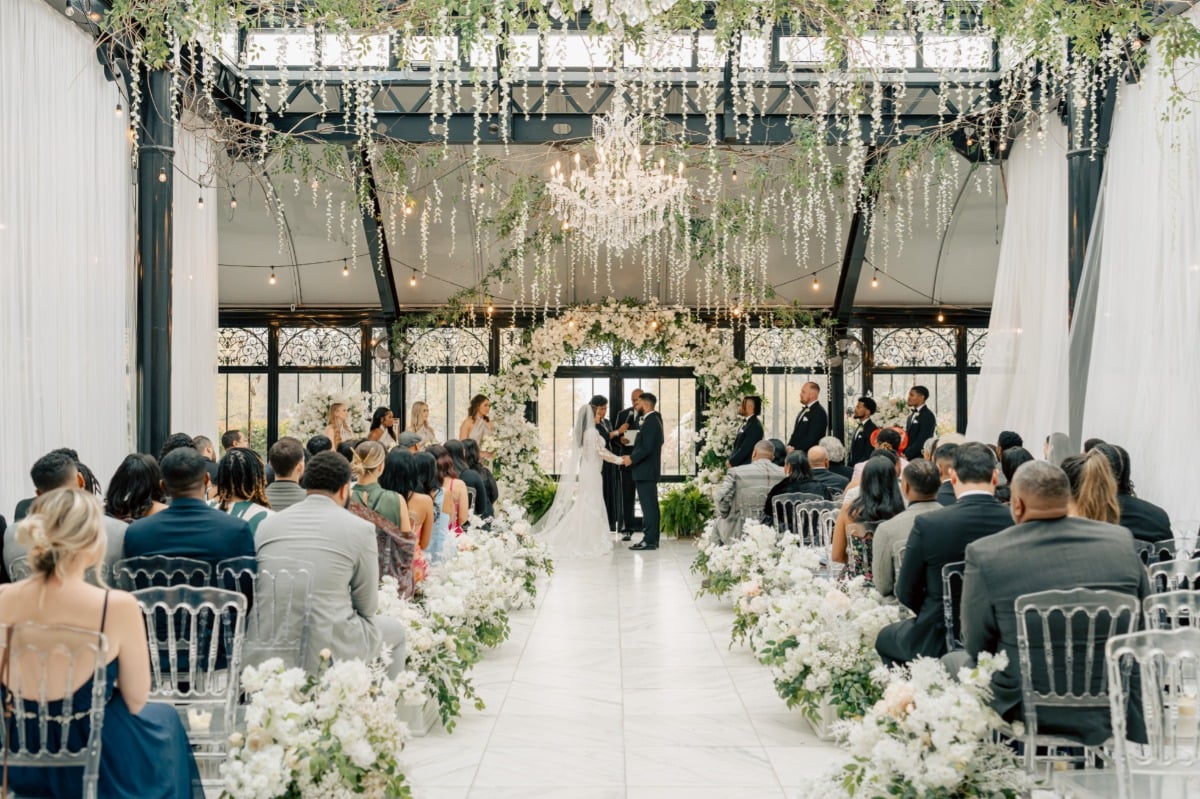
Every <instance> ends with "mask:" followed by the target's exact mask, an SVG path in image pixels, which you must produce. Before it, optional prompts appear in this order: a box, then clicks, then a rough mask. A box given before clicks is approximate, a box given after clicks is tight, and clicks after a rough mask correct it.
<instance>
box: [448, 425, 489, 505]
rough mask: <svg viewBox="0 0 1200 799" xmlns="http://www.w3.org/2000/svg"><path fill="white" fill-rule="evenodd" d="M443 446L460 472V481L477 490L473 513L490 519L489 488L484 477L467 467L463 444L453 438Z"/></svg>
mask: <svg viewBox="0 0 1200 799" xmlns="http://www.w3.org/2000/svg"><path fill="white" fill-rule="evenodd" d="M442 446H444V447H445V448H446V451H447V452H449V453H450V457H451V458H452V459H453V460H454V470H455V471H456V472H458V479H459V480H462V481H463V482H464V483H466V484H467V487H468V488H473V489H475V507H474V508H472V509H471V512H472V513H474V514H475V515H476V516H478V517H479V518H481V519H490V518H491V517H492V501H491V500H490V499H488V493H487V486H485V485H484V484H483V475H481V474H480V473H479V472H477V471H475V470H474V469H472V468H471V467H470V466H468V465H467V453H466V451H465V450H464V449H463V444H462V442H461V441H459V440H457V439H453V438H452V439H450V440H449V441H447V442H446V443H445V444H443V445H442Z"/></svg>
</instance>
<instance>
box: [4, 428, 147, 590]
mask: <svg viewBox="0 0 1200 799" xmlns="http://www.w3.org/2000/svg"><path fill="white" fill-rule="evenodd" d="M30 474H31V475H32V476H33V484H34V486H35V488H36V490H37V496H39V497H40V496H42V495H43V494H47V493H49V492H51V491H54V490H56V489H59V488H79V489H83V490H84V491H85V492H86V493H88V494H90V493H91V492H90V491H87V489H86V488H84V480H83V475H82V474H80V473H79V468H78V466H77V464H76V463H75V461H74V460H73V459H72V458H71V457H70V456H69V455H67V454H66V453H64V452H62V451H61V450H55V451H54V452H51V453H48V454H46V455H43V456H42V457H40V458H38V460H37V462H36V463H35V464H33V469H32V470H31V471H30ZM30 507H31V508H32V507H33V506H32V505H31V506H30ZM128 526H129V525H127V524H126V523H125V522H123V521H121V520H120V519H114V518H113V517H111V516H105V517H104V519H103V521H102V527H103V528H104V542H105V549H104V553H103V557H102V558H101V561H102V562H103V563H104V564H105V566H106V569H107V570H111V568H112V566H113V564H114V563H116V562H117V561H118V560H120V559H121V558H123V557H125V554H124V553H125V528H126V527H128ZM19 529H20V525H14V526H13V528H12V529H10V530H7V531H5V533H4V568H5V571H6V572H8V573H9V574H11V573H12V563H13V561H14V560H16V559H17V558H19V557H21V556H22V555H25V556H28V555H29V554H30V552H29V549H28V547H26V546H25V545H23V544H21V542H20V540H19V538H18V536H17V530H19ZM30 565H32V561H30ZM108 573H111V572H108ZM89 577H90V578H91V579H92V581H95V576H94V575H89Z"/></svg>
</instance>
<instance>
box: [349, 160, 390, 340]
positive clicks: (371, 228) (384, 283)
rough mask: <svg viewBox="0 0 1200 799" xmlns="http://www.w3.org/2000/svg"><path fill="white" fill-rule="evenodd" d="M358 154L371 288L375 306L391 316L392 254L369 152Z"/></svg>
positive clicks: (363, 222) (363, 223)
mask: <svg viewBox="0 0 1200 799" xmlns="http://www.w3.org/2000/svg"><path fill="white" fill-rule="evenodd" d="M358 153H359V158H361V160H362V165H363V181H364V184H365V187H366V190H367V199H368V202H367V206H366V207H363V208H361V211H362V225H363V235H365V236H366V238H367V250H368V251H369V252H370V254H371V274H373V275H374V276H375V288H376V289H378V291H379V305H380V307H381V308H383V313H384V315H385V316H395V314H396V311H397V310H399V307H400V296H399V295H398V294H397V293H396V275H395V273H394V272H393V271H392V255H391V252H390V251H389V249H388V241H387V233H386V232H385V231H384V227H383V222H382V220H383V206H382V205H381V204H380V202H379V187H378V185H377V184H376V183H375V172H374V170H373V169H372V168H371V154H370V152H369V150H368V149H367V148H365V147H363V148H361V149H360V150H359V151H358Z"/></svg>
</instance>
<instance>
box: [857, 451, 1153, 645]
mask: <svg viewBox="0 0 1200 799" xmlns="http://www.w3.org/2000/svg"><path fill="white" fill-rule="evenodd" d="M941 450H942V448H941V447H938V452H941ZM996 479H997V478H996V455H995V453H994V452H992V448H991V447H989V446H987V445H985V444H979V443H975V442H972V443H968V444H963V445H962V446H960V447H957V448H956V449H955V451H954V463H953V465H952V466H951V467H950V480H951V482H952V483H953V485H954V490H955V492H956V493H957V494H958V501H957V502H955V503H954V504H953V505H950V506H949V507H944V508H941V509H939V510H935V511H932V512H930V513H925V514H922V515H920V516H918V517H917V518H916V520H915V521H914V522H913V526H912V532H911V533H909V535H908V542H907V544H906V545H905V549H904V560H903V562H902V563H901V564H900V574H898V575H897V576H896V590H895V593H896V598H897V599H898V600H900V604H902V605H904V606H905V607H906V608H908V609H909V610H911V611H912V612H913V613H915V614H917V616H916V618H915V619H905V620H904V621H899V622H896V623H895V624H889V625H888V626H887V627H884V628H883V629H882V630H880V632H879V636H878V638H876V639H875V650H876V651H877V652H879V654H880V656H881V657H882V658H883V662H884V663H887V664H888V665H891V664H897V663H908V662H909V661H911V660H915V659H916V658H918V657H920V656H922V655H924V656H925V657H940V656H942V655H944V654H945V653H946V621H945V615H944V612H943V610H942V567H943V566H945V565H946V564H948V563H956V562H958V561H961V560H962V559H963V553H964V551H965V550H966V548H967V545H968V544H970V543H971V542H972V541H977V540H979V539H980V538H983V537H984V536H988V535H992V534H993V533H996V532H999V531H1000V530H1004V529H1005V528H1007V527H1009V526H1011V525H1012V516H1010V515H1009V512H1008V508H1006V507H1005V506H1004V505H1001V504H1000V503H999V502H997V501H996V498H995V497H994V496H993V494H994V492H995V490H996ZM1130 553H1131V554H1132V549H1131V550H1130ZM1009 607H1010V608H1011V607H1012V605H1011V604H1010V605H1009Z"/></svg>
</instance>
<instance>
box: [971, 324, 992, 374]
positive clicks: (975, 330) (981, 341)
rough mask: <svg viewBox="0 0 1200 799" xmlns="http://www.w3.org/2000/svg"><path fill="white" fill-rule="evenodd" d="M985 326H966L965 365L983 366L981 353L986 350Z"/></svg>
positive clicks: (986, 333)
mask: <svg viewBox="0 0 1200 799" xmlns="http://www.w3.org/2000/svg"><path fill="white" fill-rule="evenodd" d="M987 335H988V332H987V328H986V327H971V328H967V366H983V353H984V352H985V351H986V350H987Z"/></svg>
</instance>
